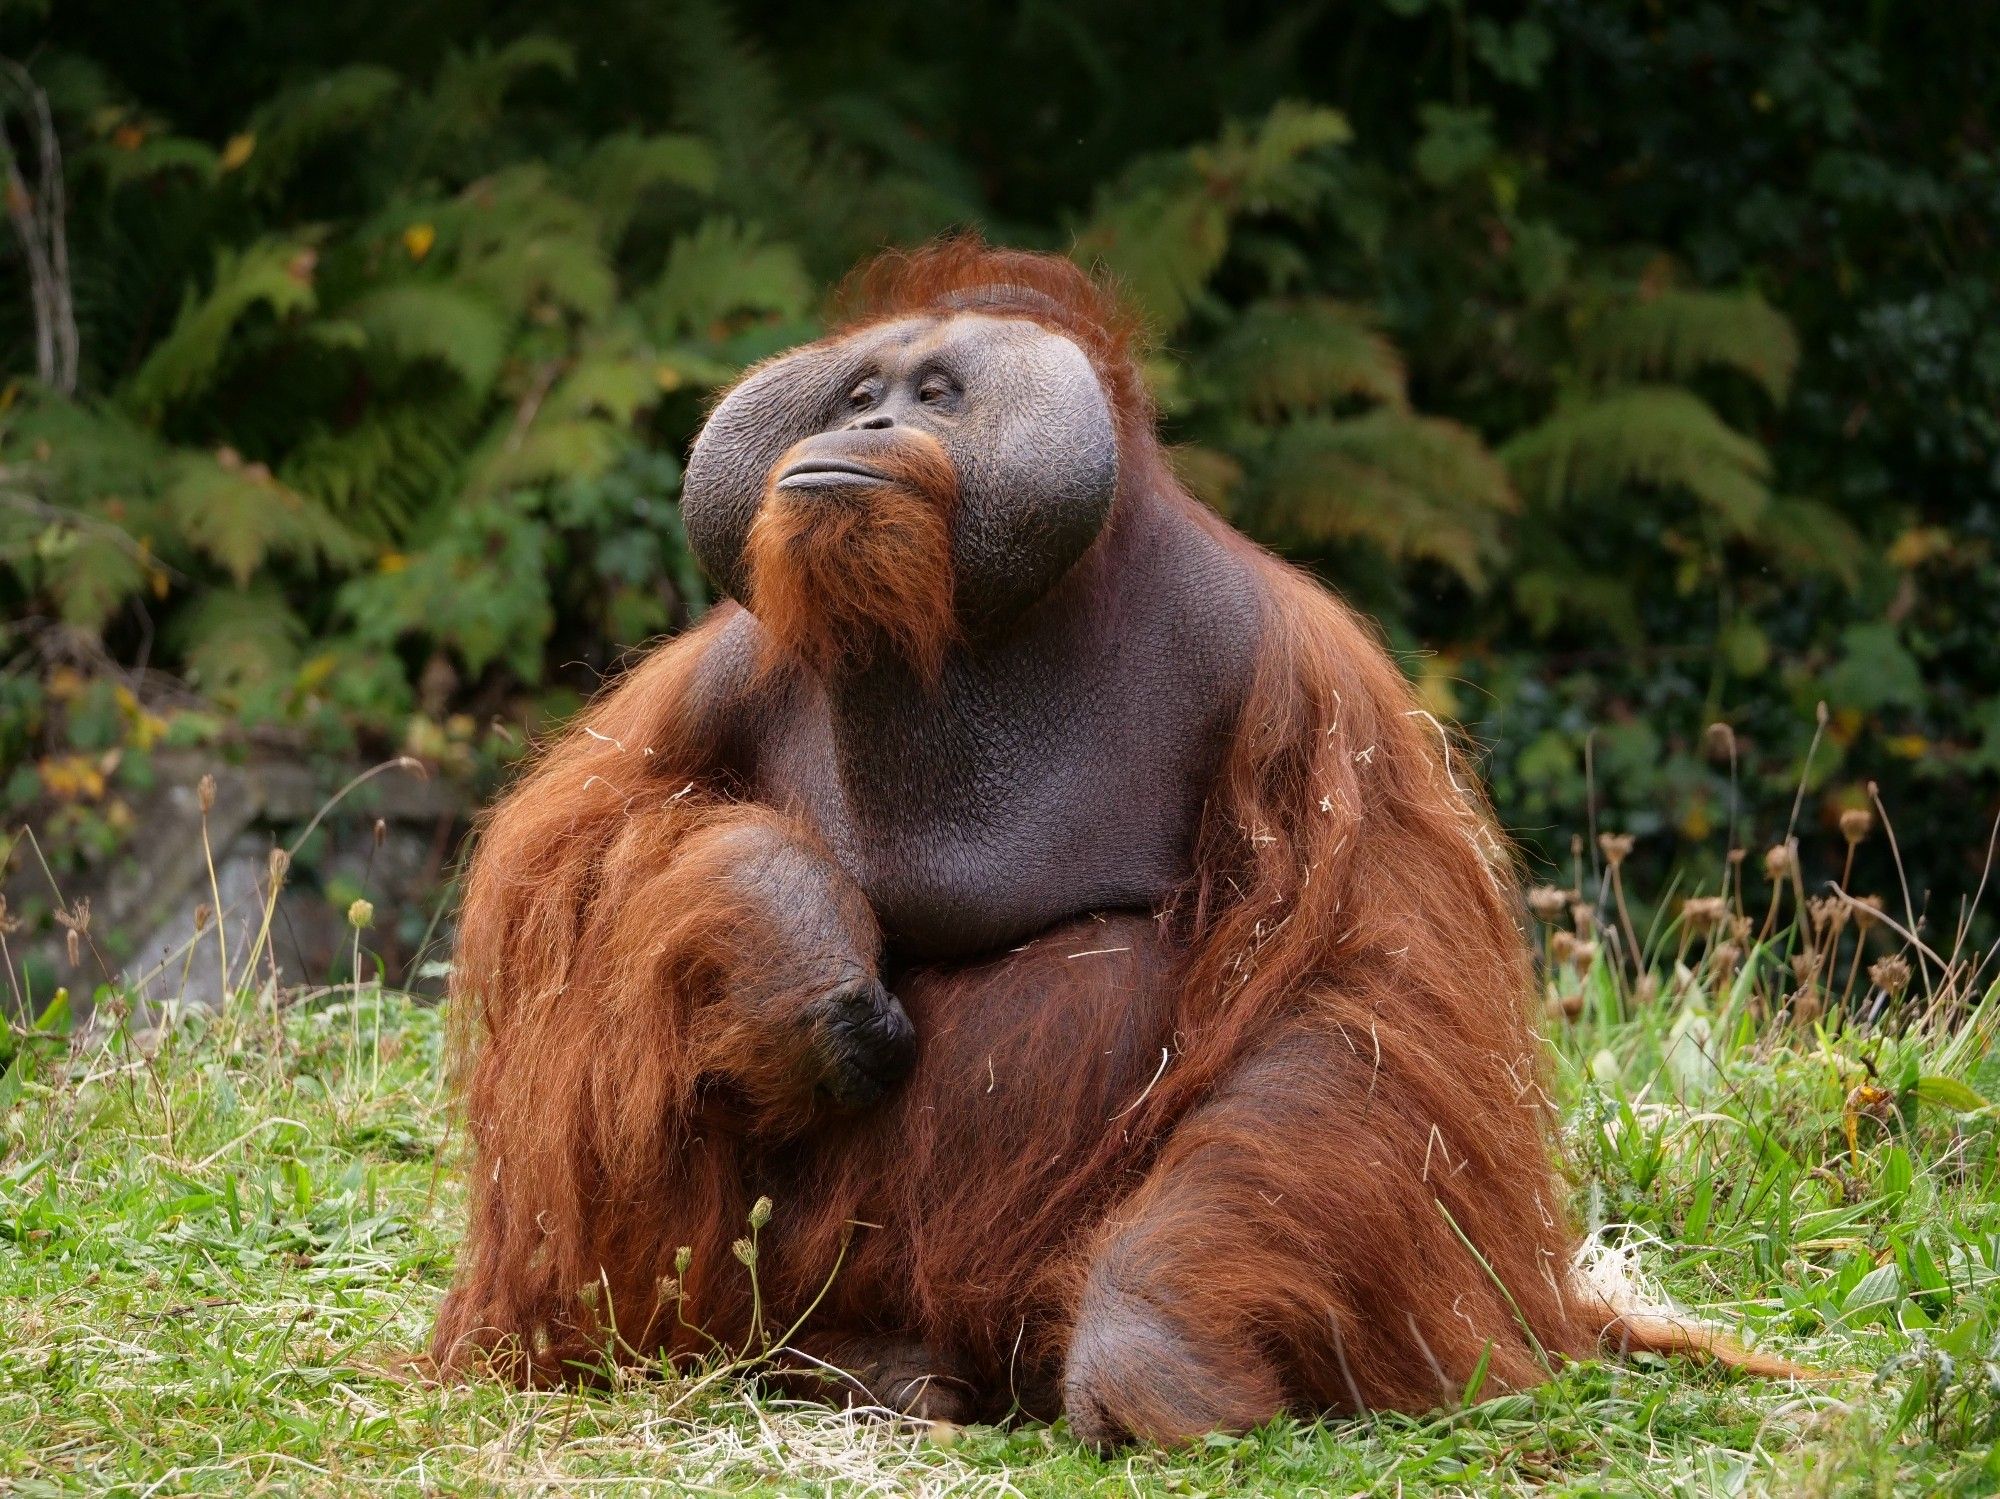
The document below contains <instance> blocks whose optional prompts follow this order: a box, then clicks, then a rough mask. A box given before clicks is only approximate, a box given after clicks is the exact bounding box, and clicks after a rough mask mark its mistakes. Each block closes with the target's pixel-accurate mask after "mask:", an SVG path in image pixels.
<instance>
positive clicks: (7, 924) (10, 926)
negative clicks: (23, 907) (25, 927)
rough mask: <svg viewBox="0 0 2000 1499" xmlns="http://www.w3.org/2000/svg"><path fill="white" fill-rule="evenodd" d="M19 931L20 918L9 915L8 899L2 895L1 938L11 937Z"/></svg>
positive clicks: (0, 900) (0, 906)
mask: <svg viewBox="0 0 2000 1499" xmlns="http://www.w3.org/2000/svg"><path fill="white" fill-rule="evenodd" d="M19 930H21V920H20V918H19V917H18V916H9V915H8V914H7V897H6V896H4V895H0V937H7V936H11V935H12V934H13V933H15V932H18V931H19Z"/></svg>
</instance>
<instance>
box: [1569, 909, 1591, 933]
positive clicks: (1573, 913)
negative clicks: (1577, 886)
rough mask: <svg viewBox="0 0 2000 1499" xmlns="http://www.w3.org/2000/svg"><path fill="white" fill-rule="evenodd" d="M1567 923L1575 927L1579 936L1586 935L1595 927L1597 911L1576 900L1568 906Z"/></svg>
mask: <svg viewBox="0 0 2000 1499" xmlns="http://www.w3.org/2000/svg"><path fill="white" fill-rule="evenodd" d="M1569 924H1570V925H1571V926H1573V927H1575V928H1576V929H1577V932H1578V934H1579V935H1580V936H1584V937H1588V936H1589V935H1590V934H1591V933H1592V932H1593V931H1595V930H1596V929H1597V912H1596V911H1594V910H1592V909H1591V908H1590V907H1589V906H1587V905H1585V904H1584V903H1583V902H1582V901H1578V902H1576V904H1575V905H1573V906H1571V907H1570V908H1569Z"/></svg>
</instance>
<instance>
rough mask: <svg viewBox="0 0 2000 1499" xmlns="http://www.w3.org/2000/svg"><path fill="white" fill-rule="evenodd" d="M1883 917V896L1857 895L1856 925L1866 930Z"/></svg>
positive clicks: (1855, 906)
mask: <svg viewBox="0 0 2000 1499" xmlns="http://www.w3.org/2000/svg"><path fill="white" fill-rule="evenodd" d="M1881 919H1882V897H1881V896H1879V895H1862V896H1857V897H1856V898H1855V904H1854V925H1855V926H1856V927H1857V928H1858V929H1860V930H1861V931H1864V932H1865V931H1867V930H1868V928H1870V927H1871V926H1873V925H1875V923H1876V922H1878V921H1880V920H1881Z"/></svg>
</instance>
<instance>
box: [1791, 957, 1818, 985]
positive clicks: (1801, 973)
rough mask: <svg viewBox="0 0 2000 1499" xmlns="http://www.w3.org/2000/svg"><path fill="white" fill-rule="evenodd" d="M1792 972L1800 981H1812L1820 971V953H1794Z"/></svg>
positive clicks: (1804, 982) (1803, 982)
mask: <svg viewBox="0 0 2000 1499" xmlns="http://www.w3.org/2000/svg"><path fill="white" fill-rule="evenodd" d="M1792 973H1793V976H1794V977H1796V978H1797V979H1798V981H1799V982H1800V983H1802V984H1807V983H1811V982H1812V980H1813V979H1814V978H1815V977H1816V976H1817V975H1818V973H1819V954H1818V953H1816V952H1802V953H1794V954H1792Z"/></svg>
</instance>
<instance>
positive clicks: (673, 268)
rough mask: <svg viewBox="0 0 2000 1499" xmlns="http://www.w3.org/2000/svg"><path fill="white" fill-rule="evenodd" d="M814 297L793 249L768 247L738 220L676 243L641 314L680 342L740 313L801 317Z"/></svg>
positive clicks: (706, 227) (714, 221)
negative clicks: (688, 335) (681, 338)
mask: <svg viewBox="0 0 2000 1499" xmlns="http://www.w3.org/2000/svg"><path fill="white" fill-rule="evenodd" d="M812 295H813V289H812V282H811V280H810V278H808V277H807V275H806V270H805V267H804V266H803V265H801V264H800V263H799V257H798V252H797V251H795V250H793V249H792V248H791V246H789V245H782V244H770V243H767V242H766V241H765V240H764V239H763V238H762V237H761V236H760V235H759V234H758V232H757V231H756V230H755V229H753V228H750V227H747V226H744V225H739V224H737V223H736V222H735V221H734V220H731V219H727V218H710V219H704V220H703V221H702V222H701V223H700V224H699V225H697V226H696V227H695V228H694V229H692V230H691V231H689V232H688V233H686V234H683V235H681V236H680V237H679V238H678V239H676V240H675V241H674V243H673V246H672V248H671V249H669V250H668V251H667V263H666V265H665V266H664V267H663V268H662V270H661V272H660V279H659V280H658V281H657V282H655V283H654V285H653V287H652V289H651V290H650V291H648V292H646V293H645V294H644V295H643V297H642V299H641V308H642V310H643V312H644V313H645V316H646V318H647V320H648V322H649V323H650V324H651V325H652V326H653V327H654V328H655V329H656V330H658V331H659V332H660V333H661V334H662V335H664V336H666V337H675V336H679V335H682V334H689V333H698V332H705V331H707V330H708V329H709V328H710V327H711V325H713V324H716V323H720V322H722V321H724V320H725V319H727V318H729V317H731V316H733V315H735V314H739V313H746V312H748V313H776V314H778V315H779V316H780V317H797V316H799V315H800V314H802V313H803V312H804V311H805V310H806V308H807V307H808V306H809V305H810V304H811V302H812Z"/></svg>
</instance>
